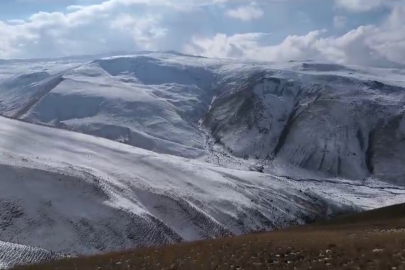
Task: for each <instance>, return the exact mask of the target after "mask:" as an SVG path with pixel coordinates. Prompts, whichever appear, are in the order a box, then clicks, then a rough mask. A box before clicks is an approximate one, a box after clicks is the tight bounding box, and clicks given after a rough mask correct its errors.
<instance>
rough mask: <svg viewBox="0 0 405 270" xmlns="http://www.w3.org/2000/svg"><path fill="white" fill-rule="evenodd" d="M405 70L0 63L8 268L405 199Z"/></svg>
mask: <svg viewBox="0 0 405 270" xmlns="http://www.w3.org/2000/svg"><path fill="white" fill-rule="evenodd" d="M404 74H405V71H403V70H397V69H369V68H361V67H343V66H338V65H332V64H324V63H312V62H308V63H296V62H290V63H286V64H283V65H280V64H277V65H276V64H269V63H258V62H246V63H241V62H236V61H231V60H218V59H207V58H199V57H192V56H186V55H181V54H173V53H148V52H144V53H140V54H136V55H132V56H117V57H107V58H100V59H90V58H89V57H85V58H80V57H77V58H72V59H69V58H67V59H60V60H37V61H34V60H31V61H23V60H18V61H15V60H9V61H0V113H1V114H3V115H4V116H5V117H0V188H1V192H0V210H1V211H0V253H1V254H2V255H0V268H2V267H3V268H6V267H9V266H11V265H13V264H15V263H30V262H35V261H39V260H44V259H49V258H57V257H60V256H64V255H78V254H94V253H99V252H106V251H112V250H120V249H124V248H132V247H137V246H145V245H151V244H167V243H175V242H180V241H190V240H196V239H203V238H212V237H219V236H224V235H233V234H242V233H247V232H252V231H260V230H271V229H274V228H280V227H286V226H289V225H292V224H303V223H306V222H309V221H312V220H316V219H322V218H327V217H329V216H333V215H336V214H340V213H347V212H351V211H359V210H363V209H371V208H377V207H382V206H386V205H391V204H395V203H401V202H404V201H405V168H404V167H403V166H402V164H403V163H404V161H405V154H403V153H405V144H404V140H403V138H404V137H405V123H404V121H403V109H404V103H405V92H404V91H403V88H402V87H404V86H405V79H404V78H405V77H404V76H403V75H404ZM6 117H7V118H6ZM27 122H31V123H27ZM32 123H34V124H32ZM47 126H49V127H47Z"/></svg>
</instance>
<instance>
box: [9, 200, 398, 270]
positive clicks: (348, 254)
mask: <svg viewBox="0 0 405 270" xmlns="http://www.w3.org/2000/svg"><path fill="white" fill-rule="evenodd" d="M404 210H405V205H398V206H393V207H388V208H382V209H378V210H375V211H369V212H365V213H361V214H357V215H351V216H346V217H341V218H337V219H335V220H332V221H329V222H324V223H319V224H315V225H311V226H303V227H294V228H289V229H287V230H280V231H274V232H270V233H261V234H253V235H244V236H239V237H232V238H223V239H216V240H207V241H200V242H193V243H183V244H178V245H173V246H166V247H161V248H153V247H151V248H144V249H138V250H133V251H125V252H122V253H113V254H107V255H100V256H93V257H82V258H73V259H65V260H61V261H56V262H49V263H46V264H42V265H32V266H20V267H16V268H14V269H16V270H20V269H21V270H23V269H30V270H37V269H38V270H39V269H41V270H48V269H78V270H88V269H100V270H104V269H105V270H107V269H111V270H115V269H139V270H142V269H145V270H146V269H153V270H155V269H156V270H169V269H187V270H189V269H193V270H194V269H235V270H236V269H240V270H241V269H246V270H247V269H392V270H395V269H398V270H399V269H405V212H404Z"/></svg>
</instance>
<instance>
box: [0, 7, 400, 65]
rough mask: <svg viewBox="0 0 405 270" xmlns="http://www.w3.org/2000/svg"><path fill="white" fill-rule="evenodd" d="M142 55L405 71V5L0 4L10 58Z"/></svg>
mask: <svg viewBox="0 0 405 270" xmlns="http://www.w3.org/2000/svg"><path fill="white" fill-rule="evenodd" d="M137 50H176V51H180V52H184V53H190V54H198V55H204V56H209V57H224V58H242V59H259V60H269V61H288V60H307V59H312V60H320V61H333V62H338V63H345V64H357V65H373V66H394V65H395V64H397V63H400V64H405V0H256V1H248V0H0V58H39V57H59V56H68V55H82V54H97V53H108V52H114V51H137Z"/></svg>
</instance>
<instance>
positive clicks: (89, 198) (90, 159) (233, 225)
mask: <svg viewBox="0 0 405 270" xmlns="http://www.w3.org/2000/svg"><path fill="white" fill-rule="evenodd" d="M0 125H1V126H2V129H1V130H0V163H1V164H2V165H1V166H0V171H1V175H2V177H0V185H1V187H2V191H3V192H1V194H0V208H1V209H2V220H3V221H6V222H3V223H2V227H1V231H0V239H1V240H2V241H4V242H11V243H18V244H21V245H26V246H29V247H39V248H42V249H45V250H50V251H53V252H58V253H63V254H92V253H97V252H102V251H111V250H119V249H122V248H130V247H136V246H143V245H151V244H165V243H174V242H179V241H183V240H187V241H190V240H197V239H203V238H211V237H218V236H224V235H229V234H241V233H248V232H251V231H257V230H269V229H274V228H280V227H286V226H288V225H291V224H300V223H305V222H308V221H309V220H313V219H323V218H325V217H327V216H330V215H335V214H338V213H342V212H343V213H344V212H351V211H358V210H360V209H364V208H372V207H376V206H377V205H389V204H393V203H394V202H397V201H401V200H404V199H405V190H403V189H400V188H398V187H394V186H387V185H384V186H381V185H379V184H378V183H374V184H373V183H370V184H369V185H364V186H356V185H351V183H350V182H342V181H332V180H331V181H330V182H317V181H305V180H302V181H300V180H293V179H291V180H288V179H285V178H280V177H275V176H272V175H270V174H261V173H256V172H244V171H237V170H231V169H224V168H220V167H215V166H212V165H209V164H206V163H202V162H199V161H193V160H187V159H183V158H179V157H173V156H168V155H160V154H156V153H153V152H149V151H146V150H142V149H139V148H134V147H131V146H127V145H124V144H120V143H117V142H112V141H109V140H105V139H101V138H96V137H92V136H88V135H83V134H78V133H74V132H69V131H63V130H58V129H54V128H47V127H43V126H36V125H31V124H27V123H23V122H19V121H16V120H10V119H5V118H0ZM134 224H136V226H134ZM145 235H147V236H148V237H145ZM16 256H17V255H16Z"/></svg>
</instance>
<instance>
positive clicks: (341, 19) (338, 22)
mask: <svg viewBox="0 0 405 270" xmlns="http://www.w3.org/2000/svg"><path fill="white" fill-rule="evenodd" d="M346 23H347V18H346V17H345V16H335V17H333V25H334V26H335V28H337V29H341V28H344V27H345V26H346Z"/></svg>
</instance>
